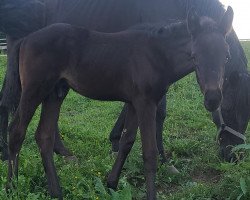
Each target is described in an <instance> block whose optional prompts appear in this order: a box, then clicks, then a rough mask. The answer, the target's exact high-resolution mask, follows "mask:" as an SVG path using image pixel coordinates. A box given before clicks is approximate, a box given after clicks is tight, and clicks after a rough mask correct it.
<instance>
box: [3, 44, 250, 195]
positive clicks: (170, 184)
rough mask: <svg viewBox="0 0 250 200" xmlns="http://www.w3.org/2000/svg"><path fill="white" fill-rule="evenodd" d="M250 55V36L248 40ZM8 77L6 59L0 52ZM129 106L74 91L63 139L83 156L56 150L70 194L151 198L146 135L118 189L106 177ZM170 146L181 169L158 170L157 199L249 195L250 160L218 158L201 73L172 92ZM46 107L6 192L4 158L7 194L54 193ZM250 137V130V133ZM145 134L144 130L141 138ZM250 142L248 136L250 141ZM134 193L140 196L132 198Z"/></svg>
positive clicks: (167, 128) (62, 128)
mask: <svg viewBox="0 0 250 200" xmlns="http://www.w3.org/2000/svg"><path fill="white" fill-rule="evenodd" d="M242 44H243V47H244V49H245V51H246V54H247V56H248V59H250V42H244V43H242ZM0 63H1V69H0V70H1V73H0V80H2V79H3V75H4V70H5V69H4V66H5V65H6V58H5V57H0ZM121 108H122V103H119V102H99V101H92V100H90V99H87V98H83V97H81V96H79V95H78V94H76V93H74V92H72V91H71V92H70V93H69V95H68V96H67V98H66V100H65V101H64V104H63V107H62V110H61V115H60V124H59V126H60V131H61V134H62V136H63V139H64V143H65V144H66V146H67V147H69V148H70V149H71V150H72V151H73V152H74V154H75V155H76V156H77V158H78V162H66V161H65V160H64V159H63V158H61V157H59V156H55V163H56V167H57V172H58V175H59V177H60V183H61V186H62V189H63V195H64V199H67V200H76V199H90V200H98V199H100V200H109V199H112V200H130V199H143V198H145V180H144V177H143V163H142V158H141V144H140V140H139V138H137V141H136V143H135V145H134V147H133V149H132V152H131V154H130V155H129V159H128V161H127V162H126V164H125V169H124V170H123V172H122V175H121V178H120V182H119V187H118V188H119V189H118V191H109V189H108V188H107V187H106V184H105V179H106V175H107V173H108V172H109V171H110V170H111V167H112V164H113V162H114V159H113V158H112V157H110V156H109V151H110V148H111V146H110V143H109V140H108V134H109V132H110V130H111V129H112V127H113V125H114V122H115V120H116V117H117V116H118V114H119V112H120V110H121ZM167 113H168V114H167V115H168V116H167V118H168V119H167V120H166V122H165V124H164V146H165V148H166V151H167V152H168V154H170V155H171V162H172V163H173V164H175V166H176V167H177V168H178V169H179V170H180V172H181V173H180V174H179V175H175V176H173V175H170V174H169V173H168V171H167V168H166V166H160V167H159V169H158V173H157V181H156V184H157V188H158V199H160V200H161V199H162V200H164V199H167V200H212V199H213V200H216V199H217V200H222V199H228V200H229V199H230V200H235V199H237V198H238V199H241V200H244V199H245V200H247V199H250V158H249V156H248V157H246V158H245V159H244V160H243V161H242V162H240V163H238V164H230V163H225V162H223V161H222V160H220V158H219V157H218V149H217V145H216V142H215V136H216V128H215V126H214V124H213V123H212V121H211V116H210V113H208V112H207V111H206V110H205V109H204V107H203V104H202V95H201V93H200V92H199V89H198V85H197V83H196V81H195V78H194V75H193V74H191V75H189V76H187V77H186V78H184V79H182V80H181V81H179V82H178V83H176V84H174V85H173V86H172V87H171V88H170V91H169V93H168V110H167ZM39 114H40V110H38V111H37V112H36V115H35V116H34V118H33V120H32V123H31V124H30V126H29V128H28V132H27V136H26V140H25V142H24V145H23V148H22V151H21V155H20V169H19V180H18V184H16V188H15V189H13V192H12V193H11V194H6V192H5V190H4V187H5V183H6V173H7V164H6V162H1V161H0V190H1V192H0V199H28V200H35V199H50V197H49V195H48V192H47V188H46V179H45V174H44V170H43V166H42V163H41V158H40V155H39V152H38V148H37V145H36V143H35V140H34V132H35V130H36V127H37V123H38V120H39V117H38V116H39ZM248 132H249V131H248ZM247 136H248V138H249V136H250V135H249V134H247ZM138 137H139V136H138ZM248 143H249V140H248ZM132 197H133V198H132Z"/></svg>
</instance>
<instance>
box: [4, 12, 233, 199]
mask: <svg viewBox="0 0 250 200" xmlns="http://www.w3.org/2000/svg"><path fill="white" fill-rule="evenodd" d="M232 20H233V10H232V8H231V7H229V8H228V10H227V11H226V13H225V15H224V16H223V18H222V19H221V22H220V23H216V22H215V21H213V20H212V19H211V18H208V17H201V18H200V17H198V16H197V15H196V13H195V12H194V11H193V10H191V11H190V12H189V13H188V17H187V21H184V22H177V23H173V24H170V25H169V26H162V27H160V28H158V29H157V28H152V27H149V28H148V27H147V26H145V27H138V28H136V27H134V28H132V29H130V30H127V31H122V32H118V33H101V32H95V31H89V30H88V29H85V28H81V27H77V26H72V25H69V24H62V23H61V24H54V25H51V26H48V27H46V28H43V29H41V30H39V31H37V32H34V33H32V34H30V35H29V36H27V38H25V39H24V40H23V41H22V43H21V47H20V53H19V56H20V57H19V65H20V67H19V73H20V83H21V88H22V94H21V99H20V103H19V105H18V108H17V111H16V113H15V117H14V120H13V123H12V125H11V127H10V135H9V173H8V175H9V176H8V180H9V181H10V180H11V179H12V176H13V173H15V174H16V175H17V171H18V157H19V153H20V150H21V146H22V143H23V141H24V139H25V134H26V130H27V127H28V125H29V122H30V121H31V119H32V117H33V115H34V113H35V111H36V109H37V107H38V106H39V105H40V104H42V111H41V117H40V121H39V125H38V128H37V131H36V136H35V138H36V141H37V144H38V146H39V150H40V153H41V157H42V161H43V166H44V169H45V173H46V176H47V179H48V186H49V192H50V194H51V196H52V197H59V199H62V192H61V188H60V185H59V180H58V176H57V174H56V169H55V166H54V161H53V153H54V138H55V132H56V129H57V122H58V118H59V113H60V107H61V104H62V100H60V99H58V96H57V95H58V90H57V87H56V86H57V85H58V84H59V85H60V84H61V82H65V85H67V86H68V87H69V88H71V89H73V90H74V91H76V92H77V93H79V94H81V95H83V96H86V97H89V98H92V99H96V100H106V101H107V100H108V101H122V102H126V103H127V106H128V111H127V116H126V120H125V127H126V131H124V133H123V136H122V138H121V141H120V149H119V153H118V156H117V159H116V161H115V164H114V166H113V168H112V171H111V173H110V175H109V177H108V186H109V187H110V188H113V189H116V187H117V185H118V180H119V176H120V173H121V170H122V167H123V164H124V162H125V160H126V158H127V155H128V154H129V152H130V150H131V148H132V146H133V144H134V141H135V138H136V133H137V128H138V126H139V128H140V132H141V141H142V154H143V161H144V168H145V177H146V188H147V199H148V200H155V199H156V188H155V178H156V170H157V155H158V150H157V143H156V109H157V105H158V104H159V101H160V100H161V99H162V97H163V96H164V94H165V93H166V88H168V87H169V86H170V85H171V84H172V83H173V82H175V81H176V80H178V78H179V76H182V75H183V74H186V73H187V71H186V70H187V69H189V71H190V69H191V70H195V72H196V77H197V80H198V83H199V85H200V88H201V91H202V93H203V94H204V104H205V107H206V109H207V110H208V111H210V112H211V111H215V110H216V109H217V108H218V107H219V106H220V104H221V100H222V85H223V79H224V71H225V65H226V63H227V62H228V57H229V46H228V44H227V43H226V40H225V37H226V34H227V33H228V32H229V31H230V30H231V28H232ZM180 66H185V67H180ZM114 83H115V84H114ZM13 170H14V171H15V172H14V171H13Z"/></svg>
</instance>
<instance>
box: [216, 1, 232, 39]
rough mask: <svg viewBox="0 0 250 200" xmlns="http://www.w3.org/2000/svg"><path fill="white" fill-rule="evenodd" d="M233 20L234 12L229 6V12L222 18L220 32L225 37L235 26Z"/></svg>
mask: <svg viewBox="0 0 250 200" xmlns="http://www.w3.org/2000/svg"><path fill="white" fill-rule="evenodd" d="M233 18H234V11H233V9H232V7H231V6H228V8H227V11H226V12H225V14H224V16H223V17H222V19H221V21H220V25H219V27H220V30H221V32H222V34H223V35H226V34H227V33H229V32H230V31H231V29H232V24H233Z"/></svg>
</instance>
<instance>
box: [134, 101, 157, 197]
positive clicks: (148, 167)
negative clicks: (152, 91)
mask: <svg viewBox="0 0 250 200" xmlns="http://www.w3.org/2000/svg"><path fill="white" fill-rule="evenodd" d="M136 113H137V116H138V122H139V128H140V132H141V141H142V152H143V161H144V168H145V176H146V187H147V199H148V200H155V199H156V188H155V178H156V170H157V155H158V150H157V142H156V104H155V103H154V102H152V101H150V100H148V101H145V100H142V101H138V102H137V104H136Z"/></svg>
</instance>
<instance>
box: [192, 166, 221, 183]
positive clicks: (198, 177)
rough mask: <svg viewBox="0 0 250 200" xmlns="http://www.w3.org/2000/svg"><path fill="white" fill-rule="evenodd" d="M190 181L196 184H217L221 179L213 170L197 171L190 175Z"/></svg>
mask: <svg viewBox="0 0 250 200" xmlns="http://www.w3.org/2000/svg"><path fill="white" fill-rule="evenodd" d="M191 177H192V180H193V181H195V182H198V183H208V184H211V183H218V182H219V181H220V179H221V174H220V172H219V171H217V170H215V169H208V170H207V171H202V170H197V171H195V172H193V173H192V174H191Z"/></svg>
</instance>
